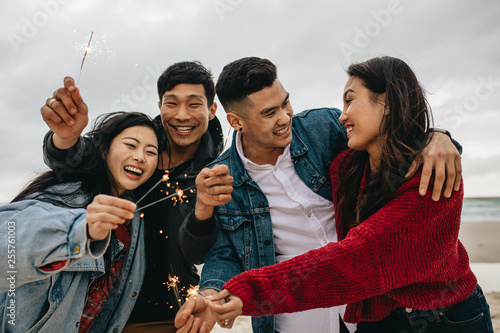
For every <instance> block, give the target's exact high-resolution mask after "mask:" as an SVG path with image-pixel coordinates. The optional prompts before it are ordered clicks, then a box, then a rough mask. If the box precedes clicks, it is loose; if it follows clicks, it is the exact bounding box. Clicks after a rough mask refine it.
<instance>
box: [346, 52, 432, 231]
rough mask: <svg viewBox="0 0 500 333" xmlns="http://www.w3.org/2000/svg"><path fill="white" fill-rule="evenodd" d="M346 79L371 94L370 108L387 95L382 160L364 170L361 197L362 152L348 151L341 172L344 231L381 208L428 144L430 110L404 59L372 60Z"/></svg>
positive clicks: (365, 157) (351, 69) (351, 70)
mask: <svg viewBox="0 0 500 333" xmlns="http://www.w3.org/2000/svg"><path fill="white" fill-rule="evenodd" d="M347 74H348V75H349V76H351V77H358V78H360V79H361V81H362V82H363V85H364V86H365V87H366V88H367V89H368V90H370V92H371V96H370V98H371V100H372V102H373V103H377V102H380V101H378V99H379V96H380V94H383V93H385V101H384V104H385V108H386V109H385V110H384V111H385V114H386V115H385V116H384V117H383V119H382V122H381V124H380V128H379V145H380V148H381V152H382V153H381V161H380V165H379V166H378V169H377V171H376V172H374V173H371V172H369V171H370V170H368V171H367V172H368V173H367V174H368V177H367V183H366V186H365V187H364V189H363V192H362V194H361V196H358V193H359V192H358V191H359V187H360V184H361V180H362V178H363V173H364V169H365V166H366V163H367V161H368V157H369V155H368V153H367V152H366V151H351V152H350V153H349V154H348V155H347V156H346V160H349V163H348V164H347V165H345V166H343V167H342V168H341V172H340V186H339V190H338V193H337V196H338V198H339V204H338V221H340V222H341V223H343V224H345V225H346V228H345V230H348V229H350V228H352V227H355V226H356V225H358V224H360V223H361V222H362V221H364V220H365V219H367V218H368V217H369V216H370V215H372V214H373V213H375V212H376V211H377V210H379V209H380V208H382V207H383V206H384V205H385V204H386V203H387V202H389V201H390V200H391V199H392V195H393V193H394V192H395V191H396V190H397V189H398V188H399V187H400V186H401V184H403V182H404V181H405V174H406V173H407V171H408V169H409V167H410V165H411V163H412V162H413V160H414V159H415V157H416V156H417V155H418V154H419V153H420V152H421V150H422V149H423V148H424V147H425V146H426V145H427V143H428V141H429V133H428V131H427V130H428V129H429V127H430V125H431V122H432V115H431V110H430V106H429V105H428V103H427V100H426V98H425V92H424V89H423V88H422V87H421V85H420V83H419V82H418V80H417V78H416V76H415V73H414V72H413V71H412V70H411V68H410V67H409V66H408V65H407V64H406V63H405V62H404V61H402V60H400V59H397V58H393V57H387V56H385V57H378V58H372V59H370V60H367V61H365V62H362V63H356V64H352V65H350V66H349V68H348V69H347Z"/></svg>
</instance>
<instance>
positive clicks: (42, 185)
mask: <svg viewBox="0 0 500 333" xmlns="http://www.w3.org/2000/svg"><path fill="white" fill-rule="evenodd" d="M87 136H88V138H89V139H90V141H91V142H92V144H93V145H94V146H95V147H98V154H95V155H96V156H94V155H92V156H87V157H86V158H88V159H90V162H89V163H88V167H87V168H85V170H74V172H67V173H64V174H62V175H61V174H60V175H59V176H60V177H58V174H56V173H55V172H53V171H49V172H46V173H44V174H42V175H40V176H38V177H37V178H36V179H35V180H33V181H32V182H31V183H30V184H28V185H27V186H26V187H25V189H24V190H23V191H22V192H21V193H20V194H19V195H17V196H16V197H15V198H14V199H13V200H12V202H11V203H10V204H7V205H4V206H1V207H0V234H2V235H4V236H5V237H2V239H1V240H0V253H1V257H2V258H4V259H5V260H2V262H1V264H0V265H1V269H0V276H1V278H0V280H1V281H0V292H2V294H0V331H2V332H89V331H93V332H108V331H109V332H111V331H117V332H118V331H121V330H122V329H123V327H124V326H125V325H126V323H127V320H128V317H129V315H130V312H131V311H132V308H133V306H134V302H135V299H136V296H137V292H138V291H139V290H140V288H141V285H142V279H143V277H144V271H145V245H144V243H145V241H144V225H143V223H142V222H141V221H142V217H141V216H140V212H136V211H135V209H136V205H135V204H134V203H133V202H134V201H135V198H134V197H133V195H132V193H131V190H134V189H136V188H137V187H138V186H140V185H141V184H143V183H144V182H145V181H146V180H147V179H148V178H149V177H150V176H151V175H152V174H153V172H154V171H155V170H156V166H157V163H158V146H159V144H158V128H157V125H156V124H155V123H154V122H153V121H152V120H151V119H150V118H149V117H148V116H147V115H144V114H142V113H135V112H116V113H111V114H106V115H103V116H101V117H100V118H98V119H97V121H96V122H95V125H94V127H93V129H92V131H91V132H90V133H89V134H87Z"/></svg>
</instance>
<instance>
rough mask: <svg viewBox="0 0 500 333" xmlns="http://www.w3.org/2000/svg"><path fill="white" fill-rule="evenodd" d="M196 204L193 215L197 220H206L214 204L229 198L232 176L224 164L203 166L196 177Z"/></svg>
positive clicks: (219, 203)
mask: <svg viewBox="0 0 500 333" xmlns="http://www.w3.org/2000/svg"><path fill="white" fill-rule="evenodd" d="M195 182H196V205H195V212H194V216H195V218H196V219H197V220H198V221H204V220H208V219H209V218H210V217H211V216H212V214H213V211H214V207H215V206H219V205H224V204H226V203H228V202H229V200H231V192H232V191H233V185H232V184H233V177H232V176H231V175H230V174H229V168H228V167H227V166H226V165H216V166H214V167H213V168H212V169H208V168H205V169H203V170H201V172H200V173H199V174H198V176H197V177H196V181H195Z"/></svg>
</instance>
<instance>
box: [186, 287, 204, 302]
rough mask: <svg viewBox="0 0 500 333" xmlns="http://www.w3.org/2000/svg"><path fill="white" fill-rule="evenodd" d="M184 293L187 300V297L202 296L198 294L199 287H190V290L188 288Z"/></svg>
mask: <svg viewBox="0 0 500 333" xmlns="http://www.w3.org/2000/svg"><path fill="white" fill-rule="evenodd" d="M186 292H187V298H189V297H197V296H201V297H203V295H202V294H200V286H193V285H191V288H189V289H188V290H186ZM187 298H186V299H187Z"/></svg>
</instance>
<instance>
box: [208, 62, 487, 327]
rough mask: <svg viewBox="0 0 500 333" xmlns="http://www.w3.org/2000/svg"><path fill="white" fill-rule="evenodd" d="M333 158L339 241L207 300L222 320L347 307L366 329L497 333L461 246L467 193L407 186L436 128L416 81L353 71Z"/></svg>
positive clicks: (367, 68) (388, 70)
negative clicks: (343, 142) (436, 197)
mask: <svg viewBox="0 0 500 333" xmlns="http://www.w3.org/2000/svg"><path fill="white" fill-rule="evenodd" d="M347 73H348V74H349V79H348V81H347V83H346V85H345V89H344V94H343V101H344V110H343V112H342V116H341V117H340V121H341V122H342V123H344V124H345V127H346V130H347V138H348V145H349V148H351V149H350V150H347V151H345V152H343V153H341V154H339V156H337V158H336V159H335V160H334V161H333V162H332V165H331V167H330V175H331V179H332V187H333V197H334V204H335V216H336V228H337V233H338V239H339V241H338V242H337V243H330V244H328V245H327V246H324V247H322V248H320V249H317V250H312V251H309V252H307V253H305V254H303V255H300V256H297V257H295V258H293V259H291V260H288V261H285V262H282V263H280V264H276V265H272V266H267V267H263V268H259V269H254V270H251V271H247V272H244V273H242V274H240V275H238V276H236V277H234V278H233V279H231V280H230V281H228V282H227V283H226V284H225V286H224V288H225V290H223V291H222V292H221V293H220V294H219V295H218V296H217V297H216V298H215V299H214V301H216V300H220V299H221V298H224V297H228V299H229V302H228V303H226V304H224V305H220V304H219V303H218V302H208V303H209V306H210V308H211V309H212V312H213V313H214V314H215V317H216V319H217V320H218V321H224V319H229V320H230V319H233V318H234V317H235V316H237V315H239V314H244V315H251V316H263V315H275V314H279V313H285V312H297V311H304V310H309V309H312V308H320V307H331V306H336V305H341V304H346V303H347V304H348V305H347V309H346V312H345V315H344V320H345V321H347V322H350V323H358V331H357V332H405V331H406V332H467V333H471V332H493V329H492V324H491V317H490V313H489V306H488V304H487V302H486V300H485V298H484V295H483V294H482V291H481V288H480V287H479V286H478V285H477V280H476V277H475V276H474V274H473V273H472V271H471V269H470V267H469V258H468V255H467V252H466V250H465V248H464V247H463V245H462V243H461V242H460V241H459V240H458V231H459V226H460V214H461V209H462V200H463V187H462V186H461V187H460V190H459V191H456V192H454V193H453V194H452V196H451V197H450V198H449V199H446V198H442V199H441V200H440V201H438V202H435V201H433V200H432V199H431V194H430V193H429V194H427V195H426V196H421V195H420V194H419V193H418V189H419V187H418V185H419V182H420V176H421V172H422V171H421V170H420V171H419V172H417V173H416V174H415V175H414V176H413V178H412V179H410V180H405V178H404V175H405V174H406V173H407V171H408V169H409V167H410V165H411V163H412V162H413V159H414V158H415V156H417V155H418V153H419V152H420V151H421V150H422V148H423V147H424V146H425V145H426V143H427V142H428V140H429V136H430V135H432V132H430V131H428V129H429V127H430V122H431V114H430V108H429V106H428V104H427V101H426V99H425V97H424V92H423V90H422V88H421V86H420V84H419V83H418V81H417V79H416V77H415V74H414V73H413V72H412V70H411V69H410V68H409V66H408V65H407V64H406V63H405V62H403V61H401V60H399V59H395V58H391V57H381V58H373V59H370V60H368V61H366V62H363V63H359V64H353V65H351V66H350V67H349V68H348V70H347Z"/></svg>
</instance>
